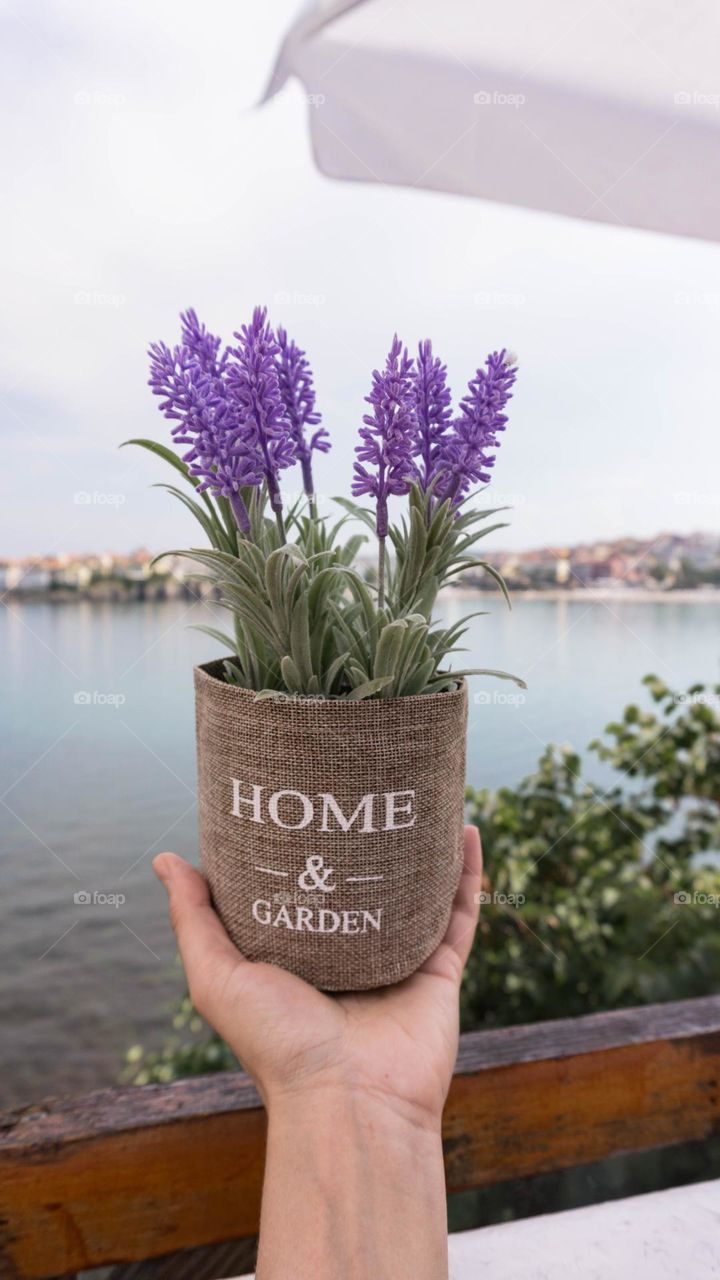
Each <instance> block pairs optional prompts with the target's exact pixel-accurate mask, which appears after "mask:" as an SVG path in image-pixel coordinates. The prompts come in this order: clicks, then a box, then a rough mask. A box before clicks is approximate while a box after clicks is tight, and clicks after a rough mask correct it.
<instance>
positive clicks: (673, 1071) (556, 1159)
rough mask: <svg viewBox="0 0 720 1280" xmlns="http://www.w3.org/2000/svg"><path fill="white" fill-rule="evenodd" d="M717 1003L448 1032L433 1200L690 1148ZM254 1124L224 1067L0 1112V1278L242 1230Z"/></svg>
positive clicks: (168, 1248) (253, 1184)
mask: <svg viewBox="0 0 720 1280" xmlns="http://www.w3.org/2000/svg"><path fill="white" fill-rule="evenodd" d="M719 1077H720V997H710V998H707V999H701V1000H687V1001H683V1002H681V1003H677V1004H665V1005H652V1006H647V1007H645V1008H640V1009H629V1010H624V1011H620V1012H615V1013H604V1014H593V1015H591V1016H589V1017H584V1018H575V1019H567V1020H563V1021H558V1022H545V1023H537V1024H535V1025H533V1026H526V1027H512V1028H509V1029H506V1030H501V1031H488V1032H479V1033H474V1034H472V1035H466V1036H463V1038H462V1042H461V1046H460V1054H459V1057H458V1062H457V1067H456V1071H455V1075H454V1078H453V1083H452V1087H451V1090H450V1095H449V1098H448V1102H447V1106H446V1109H445V1116H444V1123H443V1133H444V1148H445V1164H446V1172H447V1183H448V1189H449V1190H450V1191H458V1190H463V1189H466V1188H470V1187H482V1186H487V1185H489V1184H491V1183H497V1182H503V1181H506V1180H508V1179H513V1178H519V1177H525V1176H528V1175H531V1174H537V1173H543V1172H549V1171H552V1170H559V1169H567V1168H570V1167H571V1166H574V1165H579V1164H586V1163H589V1162H592V1161H595V1160H599V1159H602V1158H604V1157H607V1156H612V1155H617V1154H620V1153H622V1152H627V1151H640V1150H647V1149H650V1148H654V1147H663V1146H671V1145H674V1144H677V1143H681V1142H688V1141H694V1140H702V1139H706V1138H708V1137H710V1136H712V1135H713V1133H715V1132H717V1130H718V1124H719V1121H720V1088H719V1084H718V1081H719ZM264 1147H265V1114H264V1111H263V1109H262V1106H261V1104H260V1101H259V1098H258V1096H257V1093H256V1092H255V1089H254V1088H253V1086H252V1084H251V1083H250V1081H249V1080H248V1078H247V1077H246V1076H245V1075H243V1074H241V1073H232V1074H225V1075H214V1076H200V1077H196V1078H195V1079H190V1080H186V1081H180V1082H178V1083H176V1084H171V1085H146V1086H144V1087H142V1088H125V1089H108V1090H103V1091H101V1092H98V1093H93V1094H90V1095H89V1096H86V1097H83V1098H74V1099H70V1100H69V1101H60V1102H55V1101H51V1102H48V1103H44V1104H42V1105H40V1106H36V1107H29V1108H27V1109H25V1110H23V1111H21V1112H17V1113H14V1114H6V1115H4V1116H0V1276H3V1277H8V1278H9V1277H23V1280H31V1278H36V1280H40V1278H43V1280H47V1277H52V1276H66V1275H70V1274H72V1273H74V1272H76V1271H78V1270H82V1269H85V1268H89V1267H92V1266H100V1265H103V1264H106V1263H110V1262H130V1261H133V1260H138V1259H143V1258H154V1257H158V1256H160V1255H163V1254H167V1253H170V1252H172V1251H174V1250H180V1249H186V1248H189V1247H192V1246H197V1245H202V1244H209V1243H211V1242H217V1241H226V1240H233V1239H236V1238H240V1237H243V1236H250V1235H252V1234H254V1233H255V1232H256V1231H257V1226H258V1215H259V1210H260V1194H261V1185H262V1176H263V1160H264Z"/></svg>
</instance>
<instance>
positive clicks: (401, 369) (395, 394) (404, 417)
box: [352, 334, 415, 538]
mask: <svg viewBox="0 0 720 1280" xmlns="http://www.w3.org/2000/svg"><path fill="white" fill-rule="evenodd" d="M412 363H413V362H412V360H411V358H410V356H409V355H408V353H407V349H406V348H404V347H403V345H402V343H401V342H400V339H399V338H398V336H397V334H396V335H395V337H394V338H393V341H392V346H391V347H390V352H389V355H388V358H387V362H386V364H385V368H384V370H383V371H382V373H380V372H378V370H377V369H375V370H374V372H373V385H372V391H371V392H370V395H369V396H366V397H365V399H366V401H367V403H368V404H369V405H371V406H372V413H371V414H365V415H364V416H363V422H364V423H365V426H364V427H361V428H360V444H359V445H357V447H356V449H355V452H356V454H357V457H358V461H356V462H355V465H354V469H353V470H354V476H353V483H352V492H353V495H354V496H355V497H361V496H362V495H364V494H368V495H369V496H370V497H373V498H375V502H376V526H375V527H376V529H377V535H378V537H379V538H385V537H387V531H388V509H387V503H388V497H389V496H390V494H394V495H395V496H402V495H403V494H406V493H409V491H410V485H411V483H412V480H413V477H414V474H415V467H414V464H413V451H414V448H415V405H414V399H413V380H412ZM364 463H368V464H369V466H370V467H371V468H373V470H368V468H367V467H366V466H364V465H363V464H364Z"/></svg>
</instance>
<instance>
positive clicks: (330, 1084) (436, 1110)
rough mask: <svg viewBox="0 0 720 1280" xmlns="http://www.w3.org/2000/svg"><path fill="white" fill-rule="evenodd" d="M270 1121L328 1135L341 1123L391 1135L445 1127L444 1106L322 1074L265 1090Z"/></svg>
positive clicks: (421, 1134)
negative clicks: (304, 1081)
mask: <svg viewBox="0 0 720 1280" xmlns="http://www.w3.org/2000/svg"><path fill="white" fill-rule="evenodd" d="M264 1096H265V1105H266V1108H267V1112H268V1118H269V1123H270V1124H271V1125H272V1127H273V1128H275V1129H278V1128H281V1127H283V1126H285V1125H287V1126H289V1127H291V1128H292V1130H293V1131H297V1128H298V1124H302V1125H303V1126H304V1127H306V1128H308V1129H310V1130H311V1131H314V1132H316V1133H318V1134H323V1133H324V1132H326V1131H327V1130H328V1129H329V1128H332V1126H333V1125H334V1124H335V1123H337V1122H340V1123H342V1124H343V1126H345V1125H347V1123H348V1122H349V1121H352V1122H353V1123H355V1124H356V1125H357V1126H359V1127H361V1128H362V1129H364V1130H366V1131H368V1132H373V1131H374V1130H376V1129H382V1131H383V1132H384V1133H385V1134H386V1135H388V1136H390V1135H393V1134H395V1135H397V1136H398V1138H400V1137H404V1139H405V1140H406V1141H407V1140H409V1138H410V1137H411V1136H415V1137H417V1138H418V1139H423V1138H425V1139H431V1140H437V1139H439V1138H440V1136H441V1131H442V1107H440V1106H434V1105H431V1106H427V1105H422V1104H420V1103H419V1102H417V1101H415V1100H414V1099H411V1098H407V1097H404V1096H403V1095H402V1094H401V1093H399V1092H396V1091H392V1092H390V1091H388V1090H385V1089H383V1088H381V1087H380V1086H377V1085H374V1084H367V1083H363V1084H359V1083H357V1082H352V1081H350V1080H348V1081H345V1080H338V1079H335V1078H333V1079H323V1080H316V1081H313V1083H312V1084H302V1085H286V1084H283V1085H282V1086H276V1087H274V1088H271V1089H269V1090H267V1091H265V1095H264Z"/></svg>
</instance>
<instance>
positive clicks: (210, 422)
mask: <svg viewBox="0 0 720 1280" xmlns="http://www.w3.org/2000/svg"><path fill="white" fill-rule="evenodd" d="M149 355H150V380H149V382H150V386H151V387H152V390H153V394H154V395H156V396H160V397H162V399H161V402H160V406H159V407H160V409H161V411H162V412H163V413H164V415H165V417H166V418H169V419H170V420H171V421H174V422H175V424H176V425H175V426H173V428H172V436H173V439H174V441H175V443H176V444H180V445H189V446H190V448H189V450H188V452H187V453H185V454H183V455H182V458H183V462H185V463H186V464H187V466H188V469H189V471H190V474H191V475H193V476H197V477H199V479H200V483H199V485H198V489H199V490H201V491H202V490H204V489H210V490H212V492H213V493H216V494H222V495H223V496H224V497H226V498H228V499H229V501H230V503H231V506H232V508H233V512H234V514H235V518H236V520H237V522H238V525H239V526H240V528H241V529H243V530H245V531H247V530H248V529H249V527H250V521H249V518H248V513H247V509H246V507H245V503H244V502H243V499H242V495H241V494H240V489H241V487H242V486H244V485H256V484H261V483H262V480H263V471H262V467H261V465H260V460H259V458H258V457H257V455H256V453H254V452H253V451H252V450H250V449H248V448H247V447H246V446H245V443H244V442H243V441H242V440H240V441H237V440H236V438H235V436H236V432H235V430H234V426H235V424H234V421H233V420H232V416H231V414H229V412H228V405H227V403H226V402H225V400H224V399H223V397H222V394H221V386H220V385H219V383H218V379H217V378H216V377H214V376H213V374H212V373H210V372H208V371H207V370H206V369H204V368H203V367H202V365H201V363H200V362H199V360H198V359H197V357H196V356H195V355H194V354H193V353H192V352H191V351H190V350H189V349H188V347H186V346H177V347H174V348H173V349H172V350H171V349H170V348H169V347H168V346H166V344H165V343H164V342H155V343H153V344H152V346H151V347H150V351H149Z"/></svg>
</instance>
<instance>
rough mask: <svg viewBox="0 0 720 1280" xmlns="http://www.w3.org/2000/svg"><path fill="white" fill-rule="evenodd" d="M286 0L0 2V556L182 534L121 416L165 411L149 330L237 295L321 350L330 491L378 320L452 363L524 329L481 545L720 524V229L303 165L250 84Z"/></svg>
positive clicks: (258, 81) (294, 127)
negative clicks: (592, 216) (504, 521)
mask: <svg viewBox="0 0 720 1280" xmlns="http://www.w3.org/2000/svg"><path fill="white" fill-rule="evenodd" d="M295 8H296V5H295V3H294V2H292V0H274V3H273V5H272V6H262V5H255V4H253V5H250V4H248V3H247V2H245V3H243V2H242V0H234V2H231V0H217V2H215V3H206V4H204V5H202V6H201V5H198V4H190V3H189V2H188V0H153V3H152V4H148V3H147V0H144V2H143V3H140V2H139V0H125V2H124V3H123V4H122V5H120V4H115V5H105V4H103V5H101V4H98V3H97V0H53V2H52V3H50V2H48V3H43V2H42V0H16V2H15V3H10V4H4V3H0V28H1V30H0V67H1V74H0V95H1V96H2V100H3V101H2V110H3V129H2V143H1V144H0V145H1V146H2V159H1V166H0V183H1V192H0V194H1V196H2V201H1V203H0V210H1V216H2V238H1V239H0V254H1V255H2V263H3V270H2V299H3V306H2V314H1V318H0V324H1V325H2V342H1V344H0V413H1V418H0V420H1V421H2V436H3V446H4V448H3V466H2V469H1V472H0V494H1V497H2V511H3V517H4V518H3V522H2V536H1V537H0V556H1V555H23V554H41V553H44V552H58V551H83V550H104V549H115V550H129V549H131V548H133V547H136V546H139V545H147V546H150V547H152V548H154V549H160V548H162V547H164V546H175V545H181V544H182V543H183V542H184V543H187V542H188V541H190V540H191V539H192V537H193V534H192V522H191V521H190V519H189V517H186V516H185V514H184V513H183V511H182V510H181V509H180V508H179V507H177V508H176V504H175V503H174V502H173V500H172V499H171V498H170V497H168V496H167V495H165V494H163V493H161V492H158V491H157V490H152V489H150V488H149V487H148V486H150V485H151V484H152V483H153V482H154V481H156V480H162V479H165V478H166V477H165V476H164V474H163V468H162V466H161V464H160V463H155V462H154V461H153V460H150V459H145V458H144V457H142V456H140V455H137V456H130V451H129V450H124V451H122V452H120V453H119V452H118V451H117V445H118V444H119V442H120V441H121V440H123V439H125V438H126V437H128V436H131V435H154V436H156V437H157V438H159V439H162V438H167V428H168V425H169V424H167V423H165V421H164V419H162V418H161V417H160V415H159V413H158V412H157V409H156V408H155V402H154V400H153V398H152V396H151V395H150V392H149V390H148V388H147V386H146V377H147V373H146V358H145V348H146V345H147V342H148V341H149V340H150V339H154V338H160V337H163V338H166V339H168V340H170V341H172V340H174V335H175V330H176V316H177V313H178V311H179V310H180V309H181V308H183V307H186V306H188V305H194V306H195V307H196V308H197V309H198V311H199V312H200V314H201V315H202V316H203V317H204V318H205V319H206V320H207V322H208V324H209V325H210V326H211V327H212V328H215V329H216V330H218V331H220V332H222V333H223V334H224V335H225V336H229V335H230V333H231V331H232V329H233V328H238V327H239V325H240V324H241V323H242V322H244V321H245V320H246V319H247V318H248V317H249V314H250V312H251V309H252V307H253V305H254V304H256V303H258V302H265V303H267V304H268V306H269V308H270V311H271V315H272V317H273V319H275V320H276V321H279V322H282V323H284V324H285V325H286V326H287V327H288V328H289V330H290V332H291V333H292V334H293V335H294V336H295V337H296V339H297V340H298V341H299V343H300V344H301V345H302V346H305V347H306V348H307V349H308V352H309V354H310V356H311V359H312V362H313V364H314V367H315V371H316V382H317V387H318V395H319V404H320V408H321V409H322V411H323V413H324V421H325V424H326V426H327V427H328V428H329V429H330V431H331V433H332V436H333V440H334V442H335V443H334V450H333V452H332V453H331V454H330V455H329V456H328V458H327V459H325V460H323V461H321V462H320V464H319V466H318V468H317V471H318V487H319V489H321V490H322V491H324V492H325V493H333V492H338V491H339V492H343V491H345V492H347V491H348V490H349V481H350V472H351V459H352V446H353V442H354V433H355V431H356V429H357V425H358V423H359V420H360V417H361V414H362V412H363V401H362V397H363V395H364V394H365V392H366V391H367V389H368V383H369V377H370V371H371V369H372V367H373V366H374V365H377V364H378V363H380V362H381V361H382V360H383V359H384V355H385V352H386V350H387V347H388V345H389V341H390V339H391V337H392V334H393V331H394V330H395V329H397V330H398V332H399V333H400V334H401V336H402V337H403V338H404V339H405V341H406V342H408V343H409V344H413V345H414V344H415V343H416V342H417V340H418V339H419V338H422V337H425V336H431V337H432V338H433V340H434V343H435V346H436V348H437V350H438V351H439V352H440V353H441V354H442V355H443V358H444V359H446V361H447V363H448V365H449V368H450V372H451V377H452V383H453V386H454V387H456V388H458V390H460V391H461V390H462V388H463V384H464V382H465V381H466V380H467V379H468V377H469V376H470V375H471V374H472V372H473V370H474V368H475V367H476V366H477V365H478V364H479V363H481V362H482V361H483V359H484V357H485V354H486V353H487V351H488V350H490V349H493V348H497V347H500V346H508V347H511V348H512V349H513V350H514V351H516V352H517V354H518V357H519V361H520V366H521V371H520V377H519V381H518V390H517V395H516V398H515V401H514V402H513V411H512V418H511V423H510V426H509V428H508V431H507V433H506V436H505V440H504V443H503V447H502V450H501V453H500V455H499V458H498V463H497V467H496V481H495V488H496V491H497V496H498V497H499V498H501V499H502V500H504V501H510V502H514V503H515V507H516V510H515V512H514V515H513V525H512V529H511V530H508V531H507V532H506V533H504V534H503V535H501V536H500V535H497V536H496V540H495V543H494V545H495V546H496V547H497V546H500V545H503V546H508V547H522V546H532V545H539V544H541V543H547V542H553V543H561V544H562V543H572V542H577V541H582V540H589V539H595V538H602V537H614V536H618V535H620V534H623V533H630V534H636V535H642V536H649V535H653V534H655V533H657V532H658V531H659V530H661V529H676V530H679V531H690V530H694V529H708V530H715V529H718V528H720V481H719V480H718V476H719V475H720V445H719V443H718V392H717V378H716V376H715V369H716V368H717V359H718V328H719V325H720V246H718V247H716V246H712V245H707V244H701V243H693V242H691V241H684V240H680V239H677V240H673V239H670V238H665V237H661V236H656V235H651V234H647V233H643V232H635V231H629V230H625V229H617V228H614V227H604V226H595V225H594V224H591V223H580V222H573V221H566V220H564V219H561V218H556V217H552V216H549V215H543V214H534V213H533V214H531V213H524V212H522V211H520V210H515V209H509V208H506V207H503V206H498V205H495V206H493V205H491V204H485V203H482V202H477V201H473V200H470V199H466V198H457V197H451V196H446V195H438V194H435V193H426V192H420V191H401V190H393V189H387V188H380V187H375V186H368V185H353V184H344V183H339V182H333V181H330V180H328V179H325V178H323V177H322V176H321V175H319V174H318V173H317V172H316V171H315V169H314V167H313V163H312V158H311V156H310V153H309V148H308V140H307V129H306V120H305V113H306V111H307V109H308V108H307V106H306V104H305V103H304V101H303V99H302V96H301V93H300V90H299V88H298V87H297V86H291V87H289V88H288V89H287V90H285V91H284V92H283V93H282V94H281V95H280V96H279V98H277V99H276V100H275V101H273V102H271V103H270V104H269V105H267V106H265V107H263V108H262V109H260V110H254V109H252V104H253V102H254V101H255V100H256V99H257V97H258V96H259V93H260V91H261V88H262V86H263V82H264V80H265V77H266V75H267V72H268V70H269V67H270V64H271V62H272V59H273V55H274V51H275V48H276V46H277V43H278V41H279V39H280V36H281V34H282V31H283V29H284V27H285V26H286V25H287V24H288V23H289V21H290V20H291V18H292V16H293V14H294V12H295ZM270 10H272V11H270ZM311 109H312V108H311ZM288 484H289V487H293V485H294V482H293V481H292V480H290V481H289V482H288ZM78 494H83V495H90V497H91V499H92V500H91V501H85V502H78V501H76V496H77V495H78Z"/></svg>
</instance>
